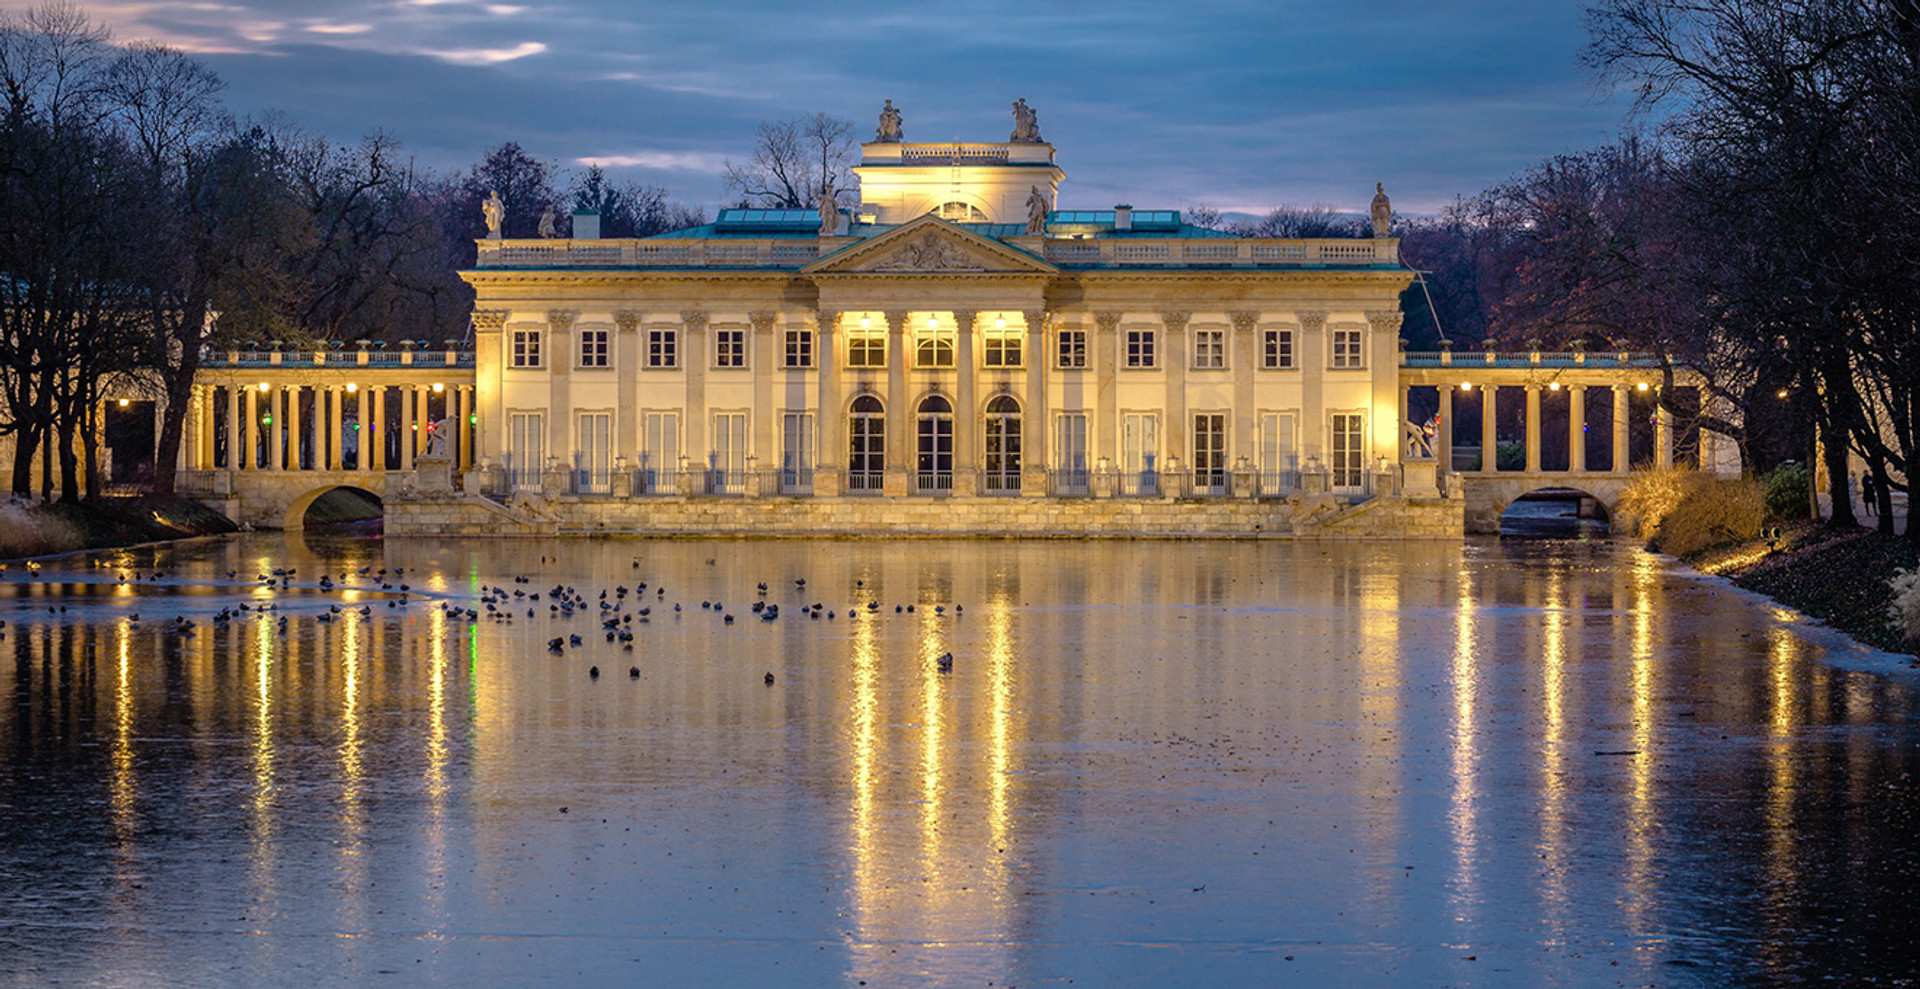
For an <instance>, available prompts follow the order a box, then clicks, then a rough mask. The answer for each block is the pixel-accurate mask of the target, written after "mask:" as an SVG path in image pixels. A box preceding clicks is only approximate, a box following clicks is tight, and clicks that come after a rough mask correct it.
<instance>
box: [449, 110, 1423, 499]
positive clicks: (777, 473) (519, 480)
mask: <svg viewBox="0 0 1920 989" xmlns="http://www.w3.org/2000/svg"><path fill="white" fill-rule="evenodd" d="M1033 136H1034V137H1037V129H1036V131H1035V133H1034V135H1033ZM856 171H857V173H858V174H859V176H860V180H861V195H862V198H863V203H864V204H863V205H862V206H861V207H860V208H858V209H847V210H834V211H831V212H829V213H828V214H827V215H825V216H824V217H823V216H822V213H821V212H820V211H818V210H743V209H729V210H722V211H721V212H720V214H719V216H718V217H717V219H716V220H715V222H714V223H712V224H709V225H706V226H702V227H697V228H693V229H688V230H681V231H677V232H674V233H670V234H665V235H661V236H657V237H652V238H646V239H638V240H598V239H589V238H584V237H576V238H575V239H572V240H556V239H547V240H530V241H511V240H509V241H503V240H494V239H489V240H484V241H482V242H481V244H480V251H479V263H478V264H477V266H476V267H475V268H474V269H473V270H471V271H468V272H465V273H464V276H465V277H466V279H467V280H468V281H469V282H470V283H471V284H472V285H473V287H474V289H475V291H476V293H477V301H476V304H475V314H474V325H475V329H476V342H475V348H476V353H475V365H474V366H475V395H476V397H477V415H478V420H477V426H476V429H475V431H474V432H475V447H474V461H475V467H476V471H477V472H478V473H479V475H480V476H481V478H482V480H481V482H480V484H479V487H480V488H481V489H482V490H485V491H487V492H488V493H490V494H494V495H496V496H501V495H506V496H511V495H512V494H514V493H516V492H527V493H533V492H540V493H543V494H547V495H552V494H556V493H557V494H565V495H569V496H582V497H592V496H596V495H604V496H607V497H617V498H628V499H631V498H641V497H645V496H648V495H661V496H678V497H697V496H708V495H747V496H762V497H795V498H811V499H903V498H922V497H934V498H946V499H972V498H1014V497H1017V498H1039V497H1047V498H1103V497H1104V498H1167V497H1176V498H1178V497H1185V496H1220V497H1241V498H1260V497H1273V496H1285V495H1289V494H1291V493H1293V492H1295V491H1298V490H1305V491H1307V492H1308V493H1311V494H1316V495H1320V494H1324V495H1329V496H1334V497H1339V496H1342V495H1347V496H1352V497H1355V498H1358V497H1364V496H1366V495H1369V494H1371V493H1373V491H1374V488H1375V486H1376V485H1377V484H1379V483H1383V482H1382V481H1379V480H1376V479H1384V478H1387V477H1389V476H1392V475H1391V472H1392V470H1393V469H1394V468H1395V467H1396V466H1397V465H1398V464H1399V462H1400V460H1401V448H1402V443H1403V434H1402V429H1403V426H1402V419H1403V418H1404V416H1403V413H1402V411H1401V408H1402V397H1401V395H1402V393H1401V388H1400V378H1399V371H1400V369H1399V359H1398V352H1399V351H1398V342H1399V330H1400V320H1401V316H1400V311H1399V296H1400V292H1401V291H1402V289H1404V288H1405V287H1406V286H1407V285H1408V283H1409V281H1410V279H1411V277H1412V273H1411V272H1409V271H1408V270H1406V269H1405V268H1403V267H1401V265H1400V264H1399V260H1398V242H1397V241H1395V240H1393V239H1391V238H1387V237H1384V236H1382V237H1376V238H1373V239H1362V240H1352V239H1349V240H1260V239H1248V238H1238V237H1230V236H1226V235H1223V234H1220V233H1218V232H1216V231H1212V230H1208V229H1203V228H1200V227H1196V226H1194V225H1191V224H1188V223H1185V222H1183V221H1182V219H1181V217H1180V215H1179V213H1177V212H1174V211H1167V210H1135V209H1132V208H1131V207H1128V206H1118V207H1115V208H1112V209H1101V210H1085V211H1080V210H1063V209H1058V208H1054V206H1053V204H1055V203H1056V202H1057V199H1056V195H1057V193H1058V189H1059V185H1060V182H1061V180H1062V178H1063V177H1064V173H1063V171H1062V170H1061V169H1060V167H1059V166H1058V165H1057V164H1056V163H1055V160H1054V149H1053V147H1052V145H1050V144H1046V143H1044V142H1041V141H1038V140H1034V139H1029V140H1019V141H1010V142H1007V143H999V144H913V143H904V142H900V141H897V140H878V141H875V142H873V143H870V144H867V145H865V146H863V157H862V161H861V164H860V166H859V167H858V168H857V169H856ZM590 226H591V224H590V223H583V224H577V225H576V230H577V231H578V230H584V229H586V228H587V227H590Z"/></svg>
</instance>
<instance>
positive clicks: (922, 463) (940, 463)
mask: <svg viewBox="0 0 1920 989" xmlns="http://www.w3.org/2000/svg"><path fill="white" fill-rule="evenodd" d="M917 426H918V430H917V434H918V442H917V444H916V448H915V452H916V453H917V454H918V461H917V465H916V466H917V469H916V471H915V476H914V489H915V490H917V491H921V492H934V491H952V490H953V403H951V402H949V401H947V400H946V399H944V398H942V397H940V396H939V395H929V396H927V397H926V399H924V400H923V401H921V403H920V410H919V416H918V422H917Z"/></svg>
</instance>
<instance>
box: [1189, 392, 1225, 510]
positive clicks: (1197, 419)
mask: <svg viewBox="0 0 1920 989" xmlns="http://www.w3.org/2000/svg"><path fill="white" fill-rule="evenodd" d="M1193 486H1194V488H1195V489H1196V490H1200V491H1204V492H1207V493H1209V494H1219V493H1222V492H1224V491H1226V489H1227V417H1226V416H1225V415H1224V414H1222V413H1219V412H1200V413H1196V414H1195V415H1194V417H1193Z"/></svg>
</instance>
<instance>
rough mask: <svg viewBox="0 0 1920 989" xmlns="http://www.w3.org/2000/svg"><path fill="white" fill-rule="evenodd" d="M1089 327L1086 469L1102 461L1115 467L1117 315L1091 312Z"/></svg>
mask: <svg viewBox="0 0 1920 989" xmlns="http://www.w3.org/2000/svg"><path fill="white" fill-rule="evenodd" d="M1093 325H1094V334H1093V374H1094V386H1093V396H1094V399H1093V408H1091V409H1088V410H1087V412H1088V415H1090V416H1091V417H1092V419H1093V421H1092V422H1091V423H1090V426H1091V428H1092V430H1093V436H1092V437H1091V439H1092V445H1093V449H1091V450H1089V451H1087V468H1088V469H1089V470H1092V469H1095V468H1097V467H1098V466H1099V464H1100V461H1102V460H1106V461H1107V462H1109V463H1111V464H1114V465H1116V466H1117V465H1118V464H1119V463H1120V403H1119V392H1118V390H1117V388H1116V386H1115V375H1116V374H1117V369H1118V368H1119V366H1120V314H1119V313H1117V312H1098V313H1094V314H1093Z"/></svg>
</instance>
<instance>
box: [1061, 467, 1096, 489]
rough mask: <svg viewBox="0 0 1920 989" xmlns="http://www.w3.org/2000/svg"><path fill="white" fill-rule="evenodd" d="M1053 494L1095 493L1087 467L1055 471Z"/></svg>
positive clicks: (1063, 468)
mask: <svg viewBox="0 0 1920 989" xmlns="http://www.w3.org/2000/svg"><path fill="white" fill-rule="evenodd" d="M1053 493H1054V494H1057V495H1087V494H1092V493H1093V478H1092V476H1091V473H1090V472H1089V471H1088V470H1087V469H1086V468H1085V467H1057V468H1055V469H1054V471H1053Z"/></svg>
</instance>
